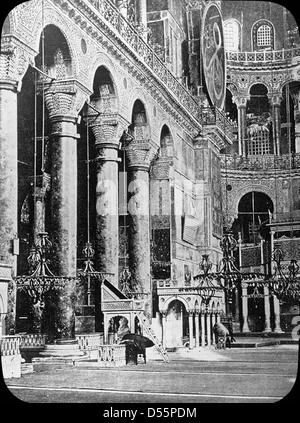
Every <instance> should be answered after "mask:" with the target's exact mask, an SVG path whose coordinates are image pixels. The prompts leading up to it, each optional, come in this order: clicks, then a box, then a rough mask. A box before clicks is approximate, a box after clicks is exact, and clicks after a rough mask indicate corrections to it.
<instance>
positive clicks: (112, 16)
mask: <svg viewBox="0 0 300 423" xmlns="http://www.w3.org/2000/svg"><path fill="white" fill-rule="evenodd" d="M87 4H90V5H91V6H92V7H93V8H95V9H96V10H97V11H98V12H99V14H100V15H101V18H102V19H104V20H105V21H107V22H108V23H109V25H110V26H112V27H113V28H114V31H115V33H116V34H117V35H119V36H120V37H121V38H122V40H124V41H125V42H126V44H127V45H128V46H129V47H130V48H131V50H132V51H133V52H134V53H135V54H136V55H137V56H138V58H139V59H140V60H141V61H142V62H143V63H144V64H145V65H146V66H147V67H149V68H150V69H151V70H152V71H153V73H154V74H155V76H156V77H157V78H158V79H159V80H160V81H161V82H162V83H163V84H164V85H165V86H166V87H167V88H168V90H169V91H170V92H171V93H172V94H173V95H174V96H175V97H176V98H177V99H178V102H179V103H180V104H181V105H182V106H183V107H185V108H186V109H187V111H188V112H189V113H190V114H191V115H192V116H194V117H195V118H196V119H197V120H200V109H199V105H198V102H197V101H196V100H195V99H194V97H193V96H192V95H191V94H190V93H189V91H188V90H187V89H186V88H185V86H184V85H182V83H181V82H180V81H178V79H177V78H176V77H175V76H174V75H173V73H172V72H170V71H169V69H168V68H167V66H166V65H165V63H164V62H163V61H162V59H161V58H160V57H159V56H158V54H156V53H155V51H154V49H153V48H152V47H151V46H150V45H149V44H148V43H147V42H146V41H145V40H144V39H143V37H142V35H141V34H139V32H138V31H137V29H135V28H134V27H133V26H132V25H131V24H130V22H129V21H128V19H126V18H125V17H124V16H123V15H122V14H121V13H120V11H119V10H118V9H117V8H116V6H115V5H114V4H113V3H112V2H111V1H109V0H87Z"/></svg>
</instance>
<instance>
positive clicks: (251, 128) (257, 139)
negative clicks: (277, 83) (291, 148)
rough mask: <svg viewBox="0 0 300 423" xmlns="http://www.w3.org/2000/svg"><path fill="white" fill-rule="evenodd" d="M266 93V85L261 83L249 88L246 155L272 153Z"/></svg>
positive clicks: (268, 106) (269, 116)
mask: <svg viewBox="0 0 300 423" xmlns="http://www.w3.org/2000/svg"><path fill="white" fill-rule="evenodd" d="M267 94H268V90H267V87H266V86H265V85H263V84H255V85H252V87H251V88H250V99H249V101H248V102H247V118H246V125H247V139H246V151H247V155H248V156H256V155H263V154H273V153H274V148H273V137H272V126H271V115H270V105H269V99H268V96H267Z"/></svg>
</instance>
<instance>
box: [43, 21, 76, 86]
mask: <svg viewBox="0 0 300 423" xmlns="http://www.w3.org/2000/svg"><path fill="white" fill-rule="evenodd" d="M35 63H36V66H37V67H38V68H39V69H41V70H42V71H44V72H46V73H47V74H48V75H49V76H51V77H52V78H56V79H66V78H70V77H72V76H73V68H72V61H71V55H70V50H69V46H68V43H67V40H66V39H65V37H64V35H63V34H62V32H61V31H60V29H59V28H57V27H56V26H55V25H52V24H51V25H47V26H46V27H45V29H44V41H43V37H41V39H40V46H39V54H38V55H37V57H36V59H35Z"/></svg>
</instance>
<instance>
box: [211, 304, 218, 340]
mask: <svg viewBox="0 0 300 423" xmlns="http://www.w3.org/2000/svg"><path fill="white" fill-rule="evenodd" d="M216 323H217V313H216V312H214V313H212V322H211V325H212V328H213V327H214V325H215V324H216ZM212 342H213V345H215V343H216V335H215V332H214V331H212Z"/></svg>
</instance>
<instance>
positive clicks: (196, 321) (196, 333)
mask: <svg viewBox="0 0 300 423" xmlns="http://www.w3.org/2000/svg"><path fill="white" fill-rule="evenodd" d="M199 335H200V334H199V313H195V336H196V343H195V346H196V348H199Z"/></svg>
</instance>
